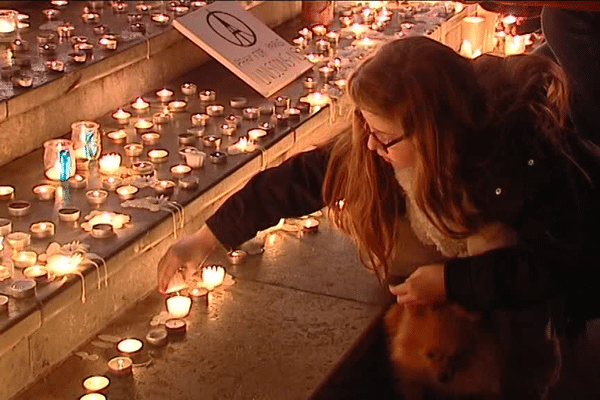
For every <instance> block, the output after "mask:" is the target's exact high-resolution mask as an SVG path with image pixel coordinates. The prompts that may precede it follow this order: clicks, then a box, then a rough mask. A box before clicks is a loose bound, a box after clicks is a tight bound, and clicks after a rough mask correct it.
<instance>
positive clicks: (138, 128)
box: [133, 119, 154, 134]
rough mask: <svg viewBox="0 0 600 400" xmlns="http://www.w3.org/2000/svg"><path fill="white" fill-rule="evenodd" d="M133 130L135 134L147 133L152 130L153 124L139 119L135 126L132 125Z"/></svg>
mask: <svg viewBox="0 0 600 400" xmlns="http://www.w3.org/2000/svg"><path fill="white" fill-rule="evenodd" d="M133 127H134V128H135V132H136V133H137V134H141V133H144V132H149V131H150V130H151V129H152V128H154V123H153V122H152V121H149V120H147V119H140V120H138V121H137V122H136V123H135V124H133Z"/></svg>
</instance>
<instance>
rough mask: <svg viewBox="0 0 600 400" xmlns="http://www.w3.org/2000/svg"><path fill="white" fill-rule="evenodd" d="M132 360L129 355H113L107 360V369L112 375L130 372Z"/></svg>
mask: <svg viewBox="0 0 600 400" xmlns="http://www.w3.org/2000/svg"><path fill="white" fill-rule="evenodd" d="M132 366H133V361H132V360H131V358H129V357H114V358H111V359H110V360H108V370H109V371H110V373H111V374H113V375H127V374H130V373H131V372H132Z"/></svg>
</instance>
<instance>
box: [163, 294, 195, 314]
mask: <svg viewBox="0 0 600 400" xmlns="http://www.w3.org/2000/svg"><path fill="white" fill-rule="evenodd" d="M191 307H192V299H191V298H189V297H188V296H172V297H169V298H168V299H167V311H168V312H169V315H170V316H171V317H173V318H185V317H186V316H187V315H188V314H189V313H190V308H191Z"/></svg>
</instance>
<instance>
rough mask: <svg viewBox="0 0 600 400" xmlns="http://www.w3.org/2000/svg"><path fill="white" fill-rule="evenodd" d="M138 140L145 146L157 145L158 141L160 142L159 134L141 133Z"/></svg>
mask: <svg viewBox="0 0 600 400" xmlns="http://www.w3.org/2000/svg"><path fill="white" fill-rule="evenodd" d="M140 138H141V139H142V143H144V144H145V145H146V146H152V145H154V144H156V143H158V141H159V140H160V133H158V132H146V133H142V135H141V136H140Z"/></svg>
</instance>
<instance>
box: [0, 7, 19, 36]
mask: <svg viewBox="0 0 600 400" xmlns="http://www.w3.org/2000/svg"><path fill="white" fill-rule="evenodd" d="M17 15H18V12H17V11H15V10H0V33H12V32H14V31H15V30H16V29H17Z"/></svg>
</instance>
